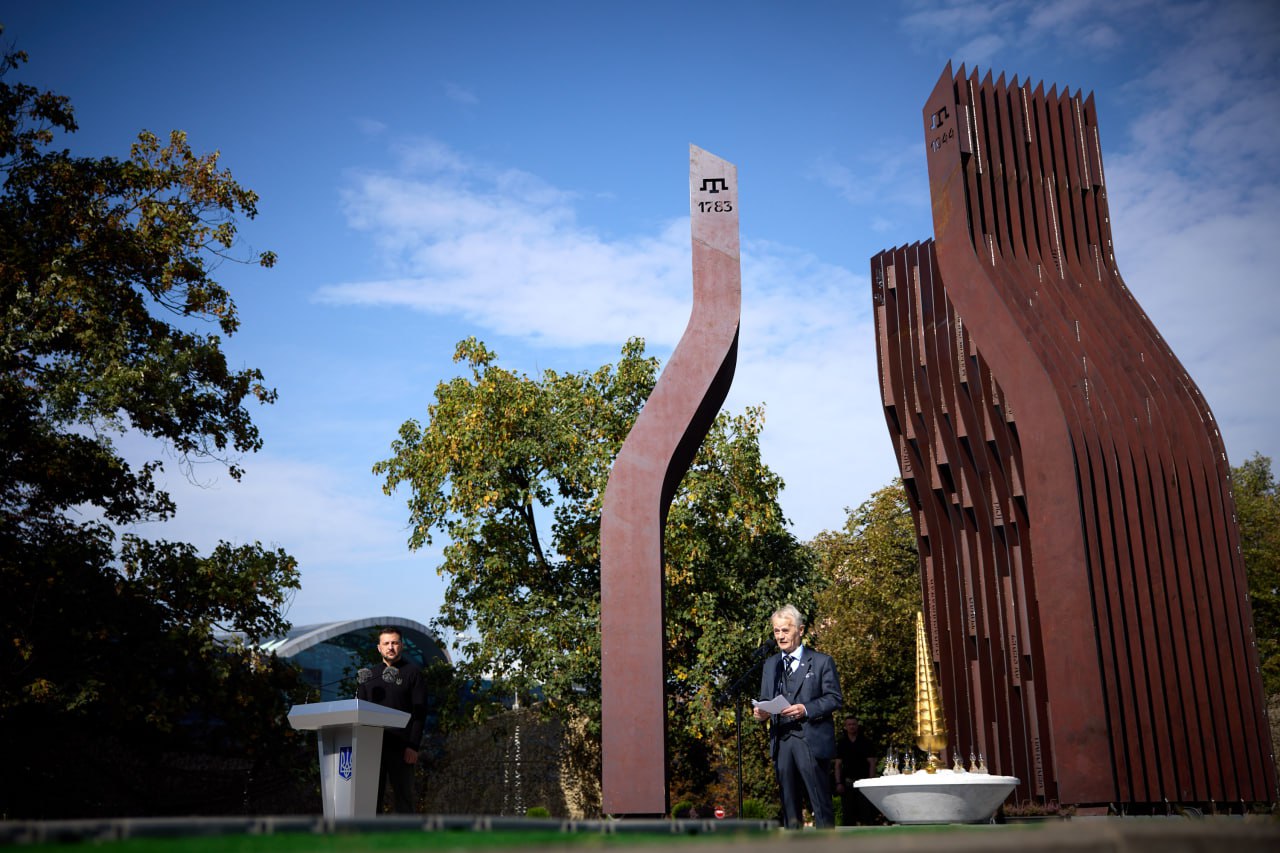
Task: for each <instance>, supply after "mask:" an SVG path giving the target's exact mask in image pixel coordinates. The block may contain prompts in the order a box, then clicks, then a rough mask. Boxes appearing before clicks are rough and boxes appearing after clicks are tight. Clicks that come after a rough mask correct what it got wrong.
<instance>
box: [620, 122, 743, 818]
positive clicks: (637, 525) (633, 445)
mask: <svg viewBox="0 0 1280 853" xmlns="http://www.w3.org/2000/svg"><path fill="white" fill-rule="evenodd" d="M689 216H690V220H691V230H692V239H693V312H692V314H691V316H690V318H689V324H688V326H687V327H686V328H685V332H684V335H683V336H682V337H681V338H680V343H679V344H678V345H677V346H676V349H675V352H673V353H672V355H671V360H670V361H668V362H667V366H666V368H665V369H664V370H663V372H662V375H661V376H660V377H659V378H658V383H657V385H656V386H655V387H654V389H653V393H652V394H650V395H649V399H648V400H647V401H646V402H645V405H644V409H643V410H642V411H641V412H640V416H639V417H638V418H637V419H636V422H635V425H634V426H633V427H632V428H631V432H630V433H629V434H628V435H627V440H626V441H625V442H624V443H623V445H622V450H621V451H620V452H619V453H618V457H617V459H616V460H615V461H614V464H613V470H612V471H611V472H610V474H609V484H608V486H607V488H606V489H605V494H604V506H603V509H602V512H601V521H600V659H601V673H600V678H601V691H602V696H601V702H602V711H601V716H602V722H601V725H602V732H601V741H602V742H601V750H602V755H601V760H602V765H603V774H602V775H603V778H602V780H601V783H602V790H601V794H602V799H603V806H604V811H605V813H606V814H610V815H618V816H620V815H632V816H640V815H646V816H654V815H657V816H660V815H665V814H666V813H667V807H668V803H667V777H666V771H667V752H666V731H667V729H666V690H665V681H666V679H665V666H664V663H663V653H664V646H665V636H666V631H665V626H664V623H663V606H662V592H663V563H662V531H663V526H664V525H665V524H666V520H667V510H668V508H669V507H670V505H671V499H672V498H673V497H674V495H675V491H676V487H677V486H678V485H679V484H680V480H681V478H683V477H684V475H685V472H686V471H688V470H689V465H690V464H691V463H692V462H693V457H694V454H695V453H696V452H697V449H698V446H699V445H700V444H701V443H702V440H703V439H704V438H705V437H706V435H707V431H708V430H709V429H710V428H711V424H712V422H713V421H714V420H715V417H716V414H717V413H718V412H719V411H720V405H721V404H722V403H723V402H724V399H725V396H726V395H727V394H728V393H729V386H730V384H731V383H732V381H733V371H734V366H735V365H736V363H737V353H738V323H739V319H740V317H741V313H742V277H741V272H740V266H739V256H738V170H737V168H736V167H735V166H734V165H733V164H732V163H728V162H726V161H724V160H721V159H720V158H718V157H716V156H714V155H713V154H709V153H708V152H706V151H703V150H702V149H701V148H698V147H697V146H693V145H691V146H689Z"/></svg>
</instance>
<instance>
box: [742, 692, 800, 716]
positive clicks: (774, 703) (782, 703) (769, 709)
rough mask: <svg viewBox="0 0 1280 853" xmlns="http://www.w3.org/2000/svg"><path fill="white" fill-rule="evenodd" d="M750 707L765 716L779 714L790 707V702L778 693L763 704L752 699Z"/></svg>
mask: <svg viewBox="0 0 1280 853" xmlns="http://www.w3.org/2000/svg"><path fill="white" fill-rule="evenodd" d="M751 707H753V708H756V709H757V710H760V711H764V712H765V713H766V714H781V713H782V712H783V711H785V710H787V709H788V708H790V707H791V700H790V699H788V698H787V697H786V696H783V695H782V694H781V693H779V694H778V695H777V696H774V697H773V698H772V699H768V700H766V701H764V702H761V701H759V700H758V699H752V700H751Z"/></svg>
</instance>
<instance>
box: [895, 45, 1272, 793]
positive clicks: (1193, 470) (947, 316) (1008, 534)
mask: <svg viewBox="0 0 1280 853" xmlns="http://www.w3.org/2000/svg"><path fill="white" fill-rule="evenodd" d="M931 117H932V124H931ZM924 118H925V130H926V141H927V142H929V143H930V145H931V153H930V164H929V165H930V183H931V187H932V191H933V195H934V215H935V216H934V218H935V229H936V230H937V240H938V243H937V246H936V253H937V256H938V263H937V268H936V269H935V268H934V266H933V264H932V263H931V262H930V260H929V259H930V258H931V257H932V255H933V252H934V246H933V245H926V246H925V247H924V248H923V250H922V248H921V246H920V244H916V245H915V246H913V247H910V250H911V251H907V250H906V249H905V248H904V249H902V250H894V251H892V252H886V253H882V254H881V255H879V256H877V258H875V259H873V269H879V270H880V273H879V275H880V276H881V281H882V282H885V281H889V280H891V279H893V278H895V277H896V280H897V282H898V288H897V290H898V291H899V292H898V294H897V298H896V302H898V303H903V304H899V305H897V306H896V307H894V308H893V309H892V310H894V311H896V312H898V314H899V316H898V317H897V318H895V317H894V315H893V314H892V313H891V311H890V310H888V309H887V310H885V311H884V312H877V315H876V317H877V321H878V322H879V323H882V324H888V323H895V321H896V323H897V330H898V331H897V332H896V333H885V331H884V330H883V329H882V330H880V331H879V333H878V337H877V343H878V344H879V345H880V346H881V348H882V349H883V350H884V351H883V352H881V353H880V357H881V359H882V363H881V379H882V387H883V389H884V393H885V394H886V398H885V399H886V401H889V400H893V401H897V404H896V405H893V406H889V405H887V406H886V424H887V425H888V427H889V429H890V433H891V435H893V436H894V439H895V443H896V444H899V445H901V448H902V451H903V452H902V456H901V462H902V463H903V471H904V483H905V484H906V485H907V486H908V490H909V492H910V493H911V495H912V503H913V511H914V512H915V513H916V516H917V525H918V528H919V530H920V533H921V536H922V541H921V546H922V560H923V563H922V580H923V581H924V585H925V595H926V601H927V605H928V609H929V611H930V612H929V614H928V615H929V619H930V620H932V621H933V622H934V623H935V624H934V625H933V626H932V633H933V635H934V637H935V638H937V641H938V642H937V645H936V647H935V648H936V651H935V654H936V656H937V659H938V661H939V664H940V668H941V670H942V673H943V682H944V685H945V684H946V682H947V681H953V682H955V686H952V687H946V686H944V688H943V689H944V693H947V694H948V696H949V698H951V699H952V702H953V705H952V708H953V709H954V710H953V711H951V713H952V714H953V716H954V719H955V725H954V728H953V730H954V731H955V732H956V733H957V739H958V740H962V739H963V738H965V737H969V738H971V739H972V740H974V741H975V743H976V744H978V745H979V747H981V745H983V744H986V745H988V748H989V750H990V755H989V758H990V760H989V764H991V765H992V766H993V769H996V770H998V771H999V772H1013V773H1015V775H1019V776H1020V777H1023V778H1024V786H1023V787H1024V788H1025V787H1026V786H1027V785H1026V781H1025V780H1026V779H1030V780H1032V781H1031V790H1032V791H1034V793H1036V794H1038V795H1039V794H1043V795H1045V796H1055V795H1056V796H1057V797H1058V798H1060V799H1062V800H1064V801H1068V802H1079V803H1090V802H1092V803H1100V802H1104V801H1105V802H1115V801H1120V802H1159V801H1161V800H1162V799H1164V798H1168V799H1169V800H1171V801H1174V800H1182V801H1201V802H1203V801H1207V800H1209V799H1216V800H1218V801H1222V800H1227V799H1239V798H1244V799H1254V800H1266V799H1269V798H1270V796H1271V795H1272V793H1273V790H1274V767H1273V766H1272V765H1271V764H1270V763H1269V760H1270V749H1269V744H1268V737H1267V733H1266V731H1265V729H1264V727H1263V726H1264V723H1263V717H1262V714H1261V707H1260V695H1261V693H1260V683H1259V678H1258V673H1257V671H1256V657H1257V655H1256V649H1254V648H1253V647H1252V645H1251V640H1252V636H1251V628H1250V625H1249V613H1248V602H1247V598H1246V597H1245V591H1244V590H1245V587H1244V577H1243V567H1242V565H1241V563H1240V559H1239V555H1238V545H1237V543H1238V534H1237V532H1236V530H1235V529H1234V527H1233V512H1232V507H1231V504H1232V499H1231V495H1230V486H1229V483H1228V482H1227V474H1228V472H1229V467H1228V465H1227V462H1226V459H1225V452H1224V451H1223V449H1222V442H1221V437H1220V436H1219V435H1218V433H1217V431H1216V427H1215V425H1214V421H1213V416H1212V414H1211V413H1210V412H1209V410H1208V406H1207V404H1206V402H1205V401H1204V399H1203V396H1202V395H1200V393H1199V391H1198V389H1196V388H1195V385H1194V384H1193V383H1192V382H1191V380H1190V377H1189V376H1188V375H1187V373H1186V371H1185V370H1183V369H1182V366H1181V365H1180V364H1179V363H1178V361H1177V359H1176V357H1174V356H1173V354H1172V353H1171V352H1170V351H1169V349H1168V347H1167V345H1166V344H1165V343H1164V341H1163V339H1162V338H1161V337H1160V336H1159V333H1158V331H1156V330H1155V328H1154V325H1153V324H1152V323H1151V321H1150V319H1149V318H1148V317H1147V316H1146V315H1145V314H1144V313H1143V312H1142V311H1141V309H1140V308H1139V307H1138V305H1137V303H1136V301H1134V300H1133V297H1132V295H1131V294H1130V292H1129V291H1128V288H1127V287H1126V286H1125V284H1124V282H1123V280H1122V279H1121V278H1120V276H1119V273H1118V271H1117V269H1116V264H1115V258H1114V251H1113V246H1112V242H1111V231H1110V222H1109V214H1108V211H1107V204H1106V195H1105V187H1106V184H1105V178H1104V174H1105V171H1104V166H1103V162H1102V157H1101V148H1100V143H1099V141H1098V140H1099V134H1098V129H1097V121H1096V109H1095V103H1094V99H1093V96H1092V95H1090V96H1088V97H1086V98H1082V97H1081V96H1080V95H1079V94H1078V93H1077V94H1075V95H1072V94H1070V92H1069V91H1068V90H1063V91H1062V92H1061V93H1059V92H1058V90H1057V88H1056V87H1054V88H1051V89H1050V90H1049V92H1048V93H1046V92H1045V90H1044V86H1043V84H1039V85H1037V86H1036V88H1035V89H1034V91H1033V90H1032V88H1031V85H1030V83H1027V82H1023V83H1019V82H1018V81H1017V79H1016V78H1015V79H1014V80H1013V82H1012V83H1009V84H1006V82H1005V80H1004V77H1003V76H1001V77H1000V78H999V80H997V81H995V82H993V81H992V78H991V74H990V73H988V74H987V75H986V76H985V77H983V78H981V79H980V78H979V75H978V72H977V71H976V70H975V71H974V72H973V73H972V74H968V75H966V73H965V70H964V68H963V67H962V68H961V69H960V72H959V73H958V74H956V75H954V76H952V74H951V70H950V68H948V69H947V72H945V73H944V75H943V78H942V79H940V81H939V84H938V86H937V88H936V89H935V91H934V94H933V95H932V96H931V97H930V100H929V102H928V106H927V108H926V110H925V114H924ZM948 134H949V135H948ZM948 143H949V147H948ZM940 149H941V153H939V150H940ZM961 216H963V217H964V218H963V219H961V218H960V217H961ZM912 264H914V265H915V266H914V267H912V266H911V265H912ZM908 269H911V272H907V270H908ZM938 270H941V273H942V276H941V277H939V276H937V275H935V273H936V272H937V271H938ZM907 281H911V282H913V283H916V282H918V285H917V286H916V289H915V290H914V291H913V292H912V293H908V289H906V288H903V287H902V285H903V284H904V283H905V282H907ZM889 290H890V289H889V288H887V287H885V286H884V284H883V283H882V284H881V289H880V290H879V291H877V298H880V294H881V293H883V295H884V301H885V304H886V305H888V304H889V302H890V299H889V295H890V294H889ZM953 295H954V296H955V297H956V298H955V299H952V298H950V297H951V296H953ZM904 296H905V297H907V301H906V302H905V303H904V300H903V297H904ZM911 296H914V297H915V298H914V300H911V299H910V297H911ZM956 299H958V300H959V302H957V301H956ZM966 306H967V307H966ZM913 312H914V315H912V314H913ZM904 313H905V314H907V315H908V316H905V317H903V316H902V314H904ZM969 317H971V318H972V319H973V321H974V322H972V323H969V322H967V319H966V320H965V321H964V322H963V323H962V318H969ZM913 333H914V336H913ZM944 335H945V336H946V337H945V339H943V337H942V336H944ZM904 338H905V339H906V341H905V342H906V343H907V344H909V346H908V347H907V348H906V349H905V353H904V354H909V357H908V358H907V359H904V360H902V363H901V364H899V363H897V362H898V360H899V357H898V356H895V354H894V353H893V350H894V348H895V347H896V346H900V345H902V344H903V343H904ZM984 353H985V354H989V355H990V356H991V359H990V360H989V361H988V360H985V359H983V358H982V354H984ZM919 354H923V355H924V356H925V362H926V363H925V364H924V365H923V367H924V370H923V371H917V370H916V369H915V365H914V362H916V361H918V355H919ZM974 356H976V357H974ZM908 365H910V367H908ZM975 368H976V372H977V373H978V376H979V377H980V379H981V381H979V382H975V381H974V377H973V376H972V373H974V372H975ZM988 369H989V370H990V374H989V375H988V373H987V371H988ZM1002 386H1004V387H1002ZM974 389H977V390H978V393H977V394H976V395H974V394H973V391H974ZM1006 389H1007V393H1006ZM903 400H910V401H912V403H913V404H914V405H913V406H912V407H910V408H911V409H912V411H910V412H904V410H903V407H902V406H901V401H903ZM1010 402H1012V407H1011V408H1012V412H1013V416H1012V417H1009V416H1008V414H1009V410H1010ZM916 412H918V413H919V414H918V415H917V414H916ZM904 415H905V416H904ZM917 417H918V418H919V421H918V422H917V421H916V418H917ZM1015 418H1016V420H1015ZM965 436H968V437H969V438H965ZM979 436H980V437H981V439H979ZM930 443H932V444H933V448H932V449H930V447H929V445H930ZM1024 453H1025V454H1026V456H1025V459H1026V462H1025V464H1024V462H1023V458H1024ZM908 456H910V457H912V458H910V459H908ZM908 464H909V465H911V466H914V468H915V469H916V470H912V469H911V468H909V467H908ZM921 465H931V466H933V467H932V468H931V470H929V471H927V472H919V471H918V468H919V466H921ZM978 493H980V494H981V499H980V500H979V499H978ZM971 498H972V500H971ZM926 540H927V541H926ZM957 638H958V642H957ZM1046 642H1048V643H1049V645H1050V648H1051V649H1052V654H1051V655H1047V654H1046V652H1045V648H1044V644H1045V643H1046ZM1023 661H1027V662H1028V663H1029V666H1026V667H1024V666H1023ZM962 697H964V698H965V699H966V700H967V703H966V704H965V705H964V706H961V705H960V704H959V700H960V699H961V698H962ZM956 745H957V746H958V745H959V744H958V743H957V744H956ZM953 748H954V747H953ZM1006 753H1007V754H1006ZM1006 765H1007V766H1008V767H1010V768H1013V769H1006ZM1027 771H1030V772H1029V773H1028V772H1027ZM1019 793H1020V795H1021V793H1022V791H1021V789H1020V792H1019Z"/></svg>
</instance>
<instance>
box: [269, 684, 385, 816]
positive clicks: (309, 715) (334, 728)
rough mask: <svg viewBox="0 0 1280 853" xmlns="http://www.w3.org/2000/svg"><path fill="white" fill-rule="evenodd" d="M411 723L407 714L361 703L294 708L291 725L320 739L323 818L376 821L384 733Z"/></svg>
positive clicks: (318, 744)
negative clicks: (311, 732)
mask: <svg viewBox="0 0 1280 853" xmlns="http://www.w3.org/2000/svg"><path fill="white" fill-rule="evenodd" d="M408 723H409V713H408V712H407V711H397V710H396V709H395V708H386V707H383V706H382V705H376V704H374V703H373V702H362V701H360V700H359V699H342V700H340V701H337V702H314V703H312V704H310V705H294V706H293V708H292V709H291V710H290V711H289V725H291V726H293V727H294V728H295V729H299V730H306V731H312V730H314V731H315V733H316V746H317V747H318V748H319V753H320V798H321V800H322V801H323V802H324V816H325V818H327V819H330V820H332V819H334V818H344V817H373V816H374V815H376V814H377V813H378V776H379V774H380V773H381V770H382V767H381V764H382V730H383V729H402V728H404V727H405V726H406V725H408Z"/></svg>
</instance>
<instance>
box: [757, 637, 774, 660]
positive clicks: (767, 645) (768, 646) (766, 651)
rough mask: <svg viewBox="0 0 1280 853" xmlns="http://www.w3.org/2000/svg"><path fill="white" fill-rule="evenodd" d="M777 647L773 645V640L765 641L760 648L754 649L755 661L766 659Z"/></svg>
mask: <svg viewBox="0 0 1280 853" xmlns="http://www.w3.org/2000/svg"><path fill="white" fill-rule="evenodd" d="M777 647H778V644H777V643H775V642H774V641H773V640H765V641H764V642H763V643H762V644H761V645H760V648H758V649H756V651H755V658H756V660H760V659H761V658H764V657H768V656H769V655H770V654H772V653H773V650H774V649H776V648H777Z"/></svg>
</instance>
